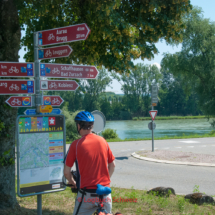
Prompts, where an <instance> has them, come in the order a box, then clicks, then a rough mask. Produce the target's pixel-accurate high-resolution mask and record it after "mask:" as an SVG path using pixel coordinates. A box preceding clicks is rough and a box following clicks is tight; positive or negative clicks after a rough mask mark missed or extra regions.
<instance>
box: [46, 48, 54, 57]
mask: <svg viewBox="0 0 215 215" xmlns="http://www.w3.org/2000/svg"><path fill="white" fill-rule="evenodd" d="M51 56H52V53H51V51H50V49H49V50H47V51H46V53H45V57H51Z"/></svg>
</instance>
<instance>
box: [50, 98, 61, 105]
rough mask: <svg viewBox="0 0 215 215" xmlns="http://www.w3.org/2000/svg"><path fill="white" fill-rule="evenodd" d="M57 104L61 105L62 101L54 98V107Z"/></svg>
mask: <svg viewBox="0 0 215 215" xmlns="http://www.w3.org/2000/svg"><path fill="white" fill-rule="evenodd" d="M55 104H57V105H59V104H60V101H59V100H58V98H54V99H53V100H52V105H55Z"/></svg>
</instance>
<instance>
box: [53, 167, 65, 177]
mask: <svg viewBox="0 0 215 215" xmlns="http://www.w3.org/2000/svg"><path fill="white" fill-rule="evenodd" d="M50 178H51V179H56V178H62V169H61V167H55V168H54V169H53V170H52V171H51V173H50Z"/></svg>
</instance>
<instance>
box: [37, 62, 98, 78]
mask: <svg viewBox="0 0 215 215" xmlns="http://www.w3.org/2000/svg"><path fill="white" fill-rule="evenodd" d="M98 74H99V72H98V70H97V69H96V67H95V66H83V65H71V64H54V63H40V76H41V77H50V78H51V77H52V78H76V79H82V78H84V79H95V78H96V76H97V75H98Z"/></svg>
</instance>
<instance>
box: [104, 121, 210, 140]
mask: <svg viewBox="0 0 215 215" xmlns="http://www.w3.org/2000/svg"><path fill="white" fill-rule="evenodd" d="M149 122H150V121H148V120H143V121H134V120H121V121H107V122H106V126H105V128H112V129H114V130H116V133H117V134H118V136H119V138H121V139H125V138H150V137H151V136H152V132H151V130H149V129H148V123H149ZM154 122H155V124H156V129H155V130H154V137H164V136H183V134H184V135H190V134H205V133H209V132H210V131H211V130H213V128H212V127H211V125H210V123H209V122H208V121H207V119H176V120H156V118H155V121H154Z"/></svg>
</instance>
